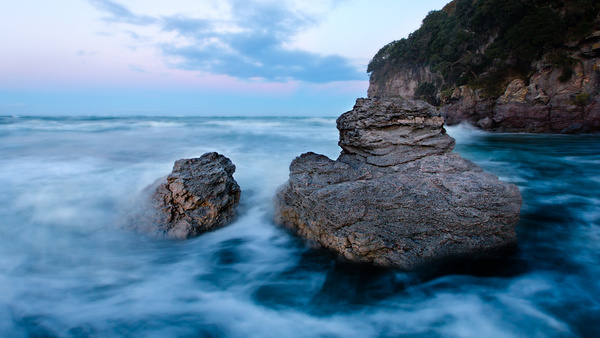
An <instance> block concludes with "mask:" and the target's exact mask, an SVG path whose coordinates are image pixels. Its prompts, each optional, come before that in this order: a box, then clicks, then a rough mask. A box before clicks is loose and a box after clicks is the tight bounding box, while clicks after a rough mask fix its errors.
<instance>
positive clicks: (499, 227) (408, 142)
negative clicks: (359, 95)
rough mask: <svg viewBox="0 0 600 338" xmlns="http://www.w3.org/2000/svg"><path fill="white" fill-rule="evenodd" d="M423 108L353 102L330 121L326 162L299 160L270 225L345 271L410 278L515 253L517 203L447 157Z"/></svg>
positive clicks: (438, 124)
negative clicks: (395, 271) (333, 133)
mask: <svg viewBox="0 0 600 338" xmlns="http://www.w3.org/2000/svg"><path fill="white" fill-rule="evenodd" d="M443 123H444V120H443V118H442V117H441V116H440V114H439V113H438V112H437V111H436V110H435V109H434V108H433V107H432V106H430V105H429V104H427V103H424V102H421V101H408V100H403V99H388V100H376V99H358V100H357V102H356V105H355V107H354V109H353V110H352V111H349V112H347V113H345V114H343V115H342V116H340V118H338V120H337V127H338V129H339V131H340V141H339V145H340V146H341V147H342V152H341V154H340V156H339V158H338V159H337V160H336V161H333V160H331V159H329V158H327V157H326V156H323V155H317V154H314V153H306V154H303V155H302V156H300V157H298V158H296V159H295V160H294V161H293V162H292V164H291V166H290V178H289V181H288V182H286V183H285V184H284V185H283V186H282V187H281V188H280V189H279V191H278V193H277V196H276V198H275V209H276V212H275V220H276V222H277V223H279V224H283V225H284V226H286V227H288V228H290V229H292V230H294V231H295V232H297V234H298V235H300V236H302V237H304V238H307V239H308V240H310V241H311V242H313V243H315V244H318V245H321V246H323V247H325V248H327V249H330V250H332V251H334V252H336V253H338V254H339V255H340V256H343V257H345V258H346V259H348V260H350V261H354V262H364V263H372V264H375V265H378V266H384V267H394V268H400V269H414V268H417V267H420V266H423V265H424V264H427V263H431V262H436V261H437V262H439V261H442V260H444V259H448V258H459V257H465V256H471V255H480V254H484V253H486V252H490V251H494V250H498V249H503V248H507V247H511V246H514V245H515V244H516V235H515V226H516V224H517V222H518V220H519V211H520V207H521V195H520V193H519V190H518V188H517V187H516V186H515V185H513V184H508V183H504V182H501V181H499V180H498V178H497V177H496V176H494V175H492V174H489V173H485V172H483V170H482V169H480V168H479V167H478V166H477V165H475V164H474V163H472V162H470V161H468V160H465V159H463V158H462V157H461V156H460V155H458V154H455V153H452V149H453V147H454V139H452V138H451V137H450V136H448V135H447V134H446V132H445V130H444V128H443Z"/></svg>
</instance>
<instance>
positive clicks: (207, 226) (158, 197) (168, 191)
mask: <svg viewBox="0 0 600 338" xmlns="http://www.w3.org/2000/svg"><path fill="white" fill-rule="evenodd" d="M234 172H235V165H234V164H233V163H232V162H231V160H229V159H228V158H227V157H225V156H223V155H220V154H217V153H214V152H213V153H206V154H204V155H202V156H201V157H200V158H192V159H181V160H178V161H176V162H175V165H174V167H173V171H172V172H171V174H169V175H168V176H167V177H165V178H162V179H159V180H158V181H157V182H155V183H154V184H153V185H151V186H149V187H148V188H146V190H147V192H148V193H149V194H150V197H149V201H148V203H147V204H148V205H147V207H146V210H145V211H144V212H143V214H142V216H141V217H137V219H136V221H135V223H134V227H135V228H137V229H138V230H141V231H146V232H151V233H154V234H156V235H159V236H165V237H169V238H178V239H185V238H190V237H195V236H198V235H200V234H202V233H204V232H207V231H210V230H213V229H217V228H219V227H222V226H225V225H227V224H228V223H229V222H230V221H231V220H232V219H233V218H234V217H235V214H236V213H235V208H236V206H237V205H238V203H239V200H240V194H241V191H240V187H239V185H238V184H237V182H236V181H235V179H234V178H233V173H234Z"/></svg>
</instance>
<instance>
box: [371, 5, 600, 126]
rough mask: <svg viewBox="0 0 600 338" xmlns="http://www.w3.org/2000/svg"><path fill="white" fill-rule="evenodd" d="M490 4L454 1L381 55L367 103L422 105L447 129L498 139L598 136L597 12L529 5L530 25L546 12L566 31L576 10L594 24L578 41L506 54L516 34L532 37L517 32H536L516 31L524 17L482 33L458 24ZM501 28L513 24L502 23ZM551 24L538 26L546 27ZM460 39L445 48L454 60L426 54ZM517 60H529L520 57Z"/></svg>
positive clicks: (564, 39)
mask: <svg viewBox="0 0 600 338" xmlns="http://www.w3.org/2000/svg"><path fill="white" fill-rule="evenodd" d="M492 2H494V0H484V1H479V2H476V1H470V0H462V1H453V2H451V3H450V4H449V5H447V6H446V7H445V8H444V10H442V11H438V12H432V13H431V14H430V15H429V16H428V18H426V19H425V20H424V21H423V26H422V27H421V28H420V29H419V30H418V31H416V32H415V33H413V34H411V36H410V37H409V38H408V39H403V40H400V41H395V42H393V43H390V44H388V45H387V46H385V47H384V48H382V50H381V51H380V52H379V53H378V54H377V55H376V56H375V57H374V58H373V60H372V61H371V64H370V65H369V68H370V69H369V70H370V71H371V72H372V73H371V77H370V86H369V89H368V96H369V97H371V98H394V97H403V98H406V99H422V100H425V101H428V102H429V103H432V104H434V105H438V106H439V109H440V112H441V113H442V115H443V116H444V117H445V118H446V123H447V124H448V125H452V124H457V123H461V122H467V123H470V124H471V125H474V126H477V127H479V128H482V129H485V130H492V131H501V132H532V133H585V132H598V131H600V14H598V13H596V12H597V11H598V8H591V9H590V8H586V9H582V8H574V7H569V6H573V5H566V3H567V2H565V3H563V4H562V5H561V4H560V3H559V2H557V1H546V2H547V3H544V5H543V6H541V5H534V4H533V3H532V4H530V5H529V7H526V10H527V11H528V13H529V12H530V13H533V14H531V15H530V16H531V17H534V18H535V17H536V15H537V16H539V15H540V13H542V14H543V13H545V12H544V11H545V10H548V11H550V13H551V14H555V15H556V18H554V17H552V16H551V15H550V16H549V17H551V18H554V19H555V20H557V22H558V23H557V25H558V26H560V25H566V23H565V22H567V19H568V18H569V15H570V14H569V13H571V12H573V11H575V12H576V11H577V10H581V11H584V12H585V11H587V12H589V11H592V12H594V15H595V18H592V19H588V21H589V22H588V23H587V26H585V27H583V28H586V27H587V28H586V29H587V30H585V29H583V28H582V29H581V31H584V33H583V34H584V35H580V36H577V35H575V33H573V32H570V33H569V32H568V33H569V34H567V33H564V34H562V35H561V36H560V38H561V39H559V40H557V39H556V38H552V39H550V38H546V40H543V41H544V42H543V43H538V44H537V45H532V46H533V47H532V46H526V47H527V48H523V49H522V50H521V49H519V48H516V49H514V50H513V49H509V46H512V45H511V44H514V41H518V39H516V38H514V37H512V38H510V39H509V37H511V34H512V35H515V34H516V33H514V32H515V31H516V32H519V34H521V35H527V34H529V33H531V32H528V31H523V29H524V28H523V27H529V28H531V27H535V25H533V24H530V26H531V27H530V26H527V25H525V24H522V22H528V21H527V20H528V19H527V16H525V18H522V17H518V20H517V19H514V20H512V21H513V22H514V23H513V25H512V26H510V27H509V26H507V27H504V28H497V26H493V25H491V26H490V27H488V28H487V30H482V29H480V28H479V26H477V27H474V24H472V23H471V21H467V20H465V19H461V18H463V17H465V16H466V14H464V13H467V14H470V15H471V17H470V18H473V21H476V20H475V19H476V18H477V13H479V12H481V11H482V10H480V7H482V6H484V5H485V4H486V3H492ZM542 2H543V1H542ZM508 3H510V1H508ZM524 3H527V1H524ZM482 4H483V5H482ZM460 6H462V7H460ZM594 6H598V5H594ZM459 11H460V13H462V14H460V13H458V12H459ZM478 11H479V12H478ZM569 11H571V12H569ZM587 12H586V13H587ZM457 13H458V14H457ZM491 13H492V14H486V15H488V17H487V18H488V20H487V21H493V20H492V19H493V18H495V16H496V15H498V14H495V13H493V12H491ZM459 14H460V15H459ZM534 14H535V15H534ZM519 15H520V14H519ZM513 16H517V14H514V15H513ZM571 16H572V15H571ZM456 17H458V18H456ZM554 19H553V20H554ZM461 20H463V21H461ZM519 20H521V21H519ZM548 20H550V19H548ZM582 20H583V19H582ZM504 21H507V22H509V21H511V20H510V18H508V19H506V18H505V20H504ZM530 21H531V20H530ZM467 22H468V23H467ZM549 22H551V21H548V22H545V21H544V22H542V23H543V24H544V25H548V24H549ZM451 24H453V25H454V26H452V25H451ZM479 25H481V24H479ZM538 26H540V25H539V24H538ZM440 27H454V28H452V29H450V28H443V29H447V32H444V31H443V29H442V28H440ZM515 27H517V28H518V29H515ZM478 29H480V30H479V31H478ZM538 29H539V32H538V31H535V32H533V35H532V36H533V38H535V37H536V36H537V35H536V34H544V33H543V30H544V26H540V27H538ZM464 31H467V32H469V33H468V34H471V35H470V38H469V39H468V40H465V42H464V45H462V44H461V42H460V41H459V42H457V41H455V40H452V39H449V38H448V39H449V40H448V41H446V44H447V46H448V48H454V49H453V50H452V51H453V52H452V53H453V54H452V53H449V52H447V51H446V49H448V48H446V47H439V48H438V49H435V48H434V47H431V46H434V45H435V44H436V41H440V39H442V41H445V40H443V39H445V38H447V37H446V36H445V35H444V34H450V33H452V34H458V33H457V32H459V33H460V32H464ZM436 34H437V35H436ZM465 34H467V33H465ZM468 34H467V35H466V36H469V35H468ZM553 34H558V33H557V32H553ZM579 34H582V33H581V32H579ZM507 36H508V37H507ZM582 36H583V37H582ZM515 39H516V40H515ZM521 43H525V42H523V41H521ZM499 46H500V47H499ZM534 47H535V48H534ZM444 53H446V54H444ZM523 53H525V54H527V53H529V54H527V55H526V56H522V55H521V54H523Z"/></svg>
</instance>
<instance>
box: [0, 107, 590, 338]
mask: <svg viewBox="0 0 600 338" xmlns="http://www.w3.org/2000/svg"><path fill="white" fill-rule="evenodd" d="M449 133H450V134H451V135H452V136H454V137H455V138H456V139H457V151H458V152H459V153H461V154H462V155H463V156H464V157H466V158H468V159H471V160H473V161H475V162H476V163H478V164H479V165H481V166H482V167H484V168H485V169H486V170H488V171H490V172H493V173H495V174H496V175H498V176H499V177H500V178H501V179H503V180H506V181H510V182H513V183H515V184H517V185H518V186H519V187H520V189H521V192H522V194H523V199H524V205H523V209H522V220H521V222H520V224H519V226H518V236H519V240H520V247H519V251H518V252H517V254H516V255H515V256H514V257H512V258H510V259H508V260H507V261H503V262H499V263H498V262H496V263H492V264H489V265H487V266H476V265H474V266H470V265H468V266H462V267H459V268H458V269H456V270H455V272H454V273H446V274H441V275H433V276H432V275H429V276H424V275H420V274H414V273H413V274H411V273H401V272H390V271H375V270H370V269H365V268H358V267H353V266H347V265H344V264H341V263H338V262H336V260H335V258H334V257H331V256H330V255H329V254H327V253H326V252H321V251H318V250H314V249H311V248H308V247H306V246H305V244H304V243H303V242H302V241H301V240H299V239H297V238H295V237H293V236H292V235H290V234H289V233H288V232H286V231H285V230H282V229H280V228H278V227H277V226H275V225H274V224H273V222H272V203H271V199H272V197H273V195H274V192H275V190H276V189H277V187H278V186H279V185H280V184H282V183H283V182H284V181H285V180H286V179H287V176H288V166H289V164H290V162H291V160H292V159H293V158H294V157H295V156H298V155H300V154H301V153H303V152H306V151H314V152H317V153H322V154H325V155H327V156H329V157H331V158H335V157H337V154H338V153H339V148H338V146H337V139H338V134H337V130H336V128H335V119H334V118H206V117H177V118H175V117H173V118H171V117H169V118H160V117H148V118H144V117H135V118H88V117H69V118H40V117H0V205H1V206H2V207H1V208H0V336H1V337H55V336H56V337H107V336H110V337H121V336H122V337H130V336H136V337H398V336H409V337H412V336H428V337H429V336H433V337H435V336H444V337H446V336H449V337H525V336H532V337H536V336H537V337H579V336H584V337H597V336H600V283H599V282H598V281H599V280H600V209H599V206H600V136H599V135H592V136H589V135H588V136H573V135H570V136H553V135H496V134H486V133H482V132H479V131H474V130H471V129H468V128H465V127H451V128H449ZM208 151H217V152H220V153H222V154H224V155H226V156H228V157H230V158H231V159H232V160H233V162H234V163H235V164H236V166H237V172H236V173H235V175H234V176H235V178H236V180H237V181H238V183H239V184H240V186H241V187H242V190H243V192H242V201H241V204H240V207H239V213H240V215H239V217H238V219H237V220H236V221H235V222H234V223H233V224H231V225H230V226H228V227H226V228H223V229H220V230H218V231H215V232H211V233H208V234H206V235H203V236H201V237H198V238H195V239H192V240H188V241H167V240H156V239H152V238H147V237H145V236H143V235H139V234H135V233H131V232H128V231H126V230H123V229H121V228H119V227H118V226H117V224H119V222H120V221H121V220H122V218H123V215H125V214H127V212H128V211H130V210H131V209H132V208H134V207H135V205H136V197H138V194H139V192H140V191H141V190H142V189H143V188H144V187H145V186H147V185H148V184H150V183H152V182H153V181H154V180H155V179H157V178H159V177H161V176H164V175H166V174H168V173H169V172H170V171H171V168H172V165H173V162H174V161H175V160H177V159H180V158H185V157H197V156H200V155H202V154H203V153H205V152H208Z"/></svg>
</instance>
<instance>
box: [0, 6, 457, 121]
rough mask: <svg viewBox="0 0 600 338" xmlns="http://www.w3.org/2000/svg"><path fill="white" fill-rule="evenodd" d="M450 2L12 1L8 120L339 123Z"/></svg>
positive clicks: (6, 47)
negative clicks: (378, 69) (385, 61)
mask: <svg viewBox="0 0 600 338" xmlns="http://www.w3.org/2000/svg"><path fill="white" fill-rule="evenodd" d="M447 2H449V0H441V1H439V0H430V1H407V0H369V1H367V0H169V1H165V0H68V1H67V0H54V1H48V0H27V1H16V0H6V1H2V2H0V30H1V31H2V32H3V33H2V34H0V46H2V48H1V51H0V115H3V116H6V115H9V116H10V115H20V116H22V115H110V116H120V115H176V116H186V115H199V116H338V115H340V114H341V113H343V112H345V111H347V110H349V109H351V108H352V106H353V105H354V101H355V99H356V98H358V97H364V96H366V91H367V88H368V79H369V77H368V74H367V73H366V67H367V64H368V62H369V60H370V59H371V57H372V56H373V55H375V53H377V51H378V50H379V49H380V48H381V47H383V46H384V45H386V44H387V43H389V42H391V41H393V40H398V39H401V38H404V37H407V36H408V34H410V33H411V32H413V31H414V30H415V29H417V28H418V27H419V26H420V24H421V21H422V20H423V18H424V17H425V16H426V15H427V13H428V12H429V11H431V10H438V9H441V8H442V7H443V6H444V5H445V4H446V3H447Z"/></svg>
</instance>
